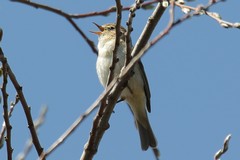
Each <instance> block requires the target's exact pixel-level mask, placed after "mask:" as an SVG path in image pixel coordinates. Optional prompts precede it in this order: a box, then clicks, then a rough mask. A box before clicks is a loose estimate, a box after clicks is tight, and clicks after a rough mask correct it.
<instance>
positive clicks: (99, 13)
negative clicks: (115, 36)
mask: <svg viewBox="0 0 240 160" xmlns="http://www.w3.org/2000/svg"><path fill="white" fill-rule="evenodd" d="M11 1H12V2H20V3H24V4H27V5H29V6H32V7H34V8H41V9H44V10H47V11H50V12H53V13H56V14H59V15H61V16H64V17H70V18H74V19H78V18H87V17H93V16H107V15H108V14H109V13H113V12H116V10H117V8H116V7H115V6H113V7H110V8H109V9H106V10H103V11H94V12H90V13H84V14H70V13H66V12H64V11H62V10H60V9H57V8H53V7H50V6H48V5H43V4H39V3H36V2H30V1H27V0H11ZM157 2H159V1H158V0H152V1H146V2H144V3H143V4H142V7H146V6H149V5H151V4H154V3H157ZM130 8H131V6H126V7H123V8H122V10H123V11H128V10H129V9H130Z"/></svg>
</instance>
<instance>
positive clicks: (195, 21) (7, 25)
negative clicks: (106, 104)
mask: <svg viewBox="0 0 240 160" xmlns="http://www.w3.org/2000/svg"><path fill="white" fill-rule="evenodd" d="M39 2H41V3H43V4H49V5H51V6H53V7H56V8H59V9H62V10H64V11H66V12H68V13H87V12H91V11H95V10H97V11H101V10H104V9H107V8H109V7H110V6H113V5H114V4H115V2H114V1H110V0H105V1H93V0H89V1H84V2H81V1H77V2H76V1H73V0H70V1H56V0H52V1H46V0H45V1H39ZM93 2H94V3H93ZM122 3H123V4H124V5H130V4H131V3H129V2H128V1H125V0H123V1H122ZM197 3H203V4H206V3H207V1H206V0H205V1H196V2H194V3H189V5H193V6H194V5H195V4H197ZM89 4H91V5H89ZM239 6H240V1H226V2H225V3H219V4H217V5H216V6H214V7H212V8H211V10H210V11H214V12H218V13H220V15H221V16H222V17H223V19H225V20H228V21H231V22H237V21H239V20H240V19H239ZM176 9H177V12H176V14H177V15H176V18H177V17H181V16H182V15H183V14H182V13H181V12H180V11H179V9H178V8H176ZM150 14H151V11H142V10H139V11H138V12H137V13H136V18H134V23H133V27H134V31H133V32H132V39H133V43H135V42H136V40H137V38H138V36H139V34H140V33H141V30H142V28H143V27H144V25H145V23H146V20H147V18H148V16H149V15H150ZM127 17H128V12H124V14H123V19H122V24H123V25H124V24H125V22H126V20H127ZM168 18H169V14H168V11H166V12H165V14H164V16H163V17H162V20H161V22H160V24H159V25H158V26H157V28H156V31H155V32H154V35H156V34H158V33H159V32H160V31H161V30H162V29H163V28H164V27H165V26H166V25H167V23H168ZM75 22H77V24H78V25H79V27H80V28H81V29H82V30H83V31H84V32H85V33H86V34H87V36H88V37H89V38H90V39H92V40H93V41H94V42H95V44H97V37H96V36H95V35H93V34H91V33H90V32H89V30H96V27H95V26H94V25H93V24H92V22H96V23H98V24H105V23H109V22H115V14H114V13H112V14H110V15H109V16H107V17H103V16H97V17H90V18H84V19H79V20H75ZM0 27H1V28H3V30H4V37H3V40H2V42H1V47H2V49H3V51H4V53H5V56H6V57H7V58H8V62H9V64H10V66H11V67H12V70H13V72H14V73H15V75H16V77H17V80H18V81H19V83H20V84H21V85H22V86H23V91H24V94H25V96H26V99H27V102H28V104H29V105H30V106H31V112H32V115H33V117H34V118H36V117H37V116H38V112H39V110H40V108H41V106H43V105H47V106H48V108H49V110H48V113H47V117H46V121H45V123H44V125H43V126H42V127H41V128H40V130H39V138H40V141H41V144H42V146H43V147H44V148H45V149H47V148H48V147H49V146H50V145H51V144H52V143H53V142H54V141H55V140H56V139H57V138H58V137H59V136H60V135H61V134H62V133H63V132H64V131H65V130H66V129H67V128H68V127H69V126H70V125H71V124H72V123H73V122H74V120H75V119H76V118H77V117H78V116H79V115H81V114H82V113H83V112H84V111H85V110H86V109H87V108H88V107H89V106H90V105H91V104H92V103H93V102H94V100H95V99H96V98H97V97H98V95H99V94H100V93H101V92H102V91H103V88H102V86H101V85H100V83H99V81H98V79H97V75H96V71H95V63H96V55H95V54H93V53H92V51H91V49H90V48H89V46H88V45H87V44H86V42H85V41H84V40H83V39H82V37H81V36H80V35H79V34H78V33H77V32H76V31H75V29H74V28H73V27H72V26H71V25H70V24H69V23H68V22H67V21H66V20H65V19H64V18H63V17H60V16H58V15H55V14H53V13H49V12H47V11H43V10H41V9H35V8H32V7H29V6H25V5H23V4H19V3H13V2H11V1H2V2H0ZM239 36H240V32H239V30H238V29H224V28H222V27H220V26H219V24H218V23H217V22H216V21H214V20H213V19H211V18H209V17H207V16H201V17H195V18H192V19H191V20H188V21H186V22H184V23H183V24H181V25H179V26H177V27H176V28H174V29H173V30H172V31H171V32H170V34H169V35H168V36H166V37H165V38H164V39H162V40H161V41H160V42H159V43H158V44H157V45H155V46H154V47H153V48H152V49H150V50H149V52H148V53H147V54H146V55H145V56H144V57H143V58H142V61H143V64H144V66H145V71H146V74H147V76H148V80H149V84H150V89H151V94H152V97H151V102H152V113H150V114H149V119H150V122H151V124H152V128H153V130H154V132H155V134H156V137H157V139H158V142H159V149H160V151H161V159H169V160H171V159H172V160H173V159H185V160H188V159H195V160H202V159H213V156H214V154H215V152H216V151H217V150H219V149H220V147H222V143H223V140H224V138H225V137H226V136H227V135H228V134H229V133H231V134H232V139H231V141H230V148H229V151H228V152H227V153H226V154H225V155H224V156H223V157H222V160H224V159H237V158H239V157H240V154H239V148H240V127H239V122H240V116H239V113H240V109H239V105H240V83H239V82H240V71H239V68H240V51H239ZM152 38H153V37H152ZM8 93H9V95H10V96H9V101H10V100H13V98H14V96H15V93H16V92H15V90H14V89H13V86H12V85H11V83H10V81H9V83H8ZM114 110H115V113H114V114H112V116H111V119H110V128H109V130H107V132H106V133H105V135H104V137H103V139H102V141H101V143H100V146H99V149H98V153H97V155H96V156H95V159H115V160H121V159H140V160H144V159H148V160H150V159H154V157H153V154H152V152H151V150H148V151H147V152H143V151H142V150H141V148H140V141H139V136H138V132H137V130H136V129H135V126H134V121H133V118H132V115H131V113H130V112H129V109H128V107H127V105H126V104H125V103H120V104H117V106H116V107H115V109H114ZM95 114H96V112H94V113H93V114H91V115H90V116H89V117H88V118H87V119H86V120H85V121H84V123H82V124H81V125H80V126H79V127H78V128H77V130H76V131H75V132H74V133H73V134H72V135H71V136H70V137H69V138H68V139H67V141H66V142H65V143H64V144H63V145H61V146H60V147H59V148H57V150H55V151H54V152H53V153H52V154H51V155H50V156H49V157H48V159H61V160H65V159H73V160H74V159H79V157H80V156H81V153H82V150H83V146H84V144H85V143H86V141H87V139H88V137H89V132H90V129H91V127H92V120H93V118H94V116H95ZM2 121H3V120H2V119H1V120H0V122H1V123H2ZM10 122H11V124H12V127H13V130H12V146H13V148H14V152H13V157H16V156H17V154H18V153H19V152H21V151H22V150H23V147H24V144H25V141H26V139H27V138H28V137H29V135H30V134H29V130H28V128H27V122H26V118H25V116H24V112H23V109H22V107H21V105H17V106H16V108H15V110H14V113H13V116H12V118H11V119H10ZM36 158H37V153H36V151H35V150H34V149H33V150H32V151H31V153H30V154H29V156H28V157H27V159H31V160H32V159H36ZM0 159H6V149H5V147H4V148H3V149H1V150H0Z"/></svg>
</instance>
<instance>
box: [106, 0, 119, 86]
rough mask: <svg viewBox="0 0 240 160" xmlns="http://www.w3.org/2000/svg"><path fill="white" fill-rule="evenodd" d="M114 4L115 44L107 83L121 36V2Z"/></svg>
mask: <svg viewBox="0 0 240 160" xmlns="http://www.w3.org/2000/svg"><path fill="white" fill-rule="evenodd" d="M116 6H117V17H116V28H115V30H116V37H115V46H114V50H113V56H112V64H111V66H110V68H109V70H110V72H109V75H108V80H107V85H108V84H109V83H110V82H111V81H112V80H113V78H114V69H115V66H116V63H117V62H118V58H117V51H118V47H119V42H120V36H121V35H120V34H121V32H120V27H121V19H122V4H121V1H120V0H116Z"/></svg>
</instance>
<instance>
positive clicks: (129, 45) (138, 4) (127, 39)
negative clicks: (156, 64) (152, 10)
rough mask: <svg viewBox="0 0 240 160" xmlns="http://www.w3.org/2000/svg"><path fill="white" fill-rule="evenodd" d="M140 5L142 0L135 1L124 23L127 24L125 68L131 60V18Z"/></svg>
mask: <svg viewBox="0 0 240 160" xmlns="http://www.w3.org/2000/svg"><path fill="white" fill-rule="evenodd" d="M142 3H143V1H142V0H136V2H135V4H134V5H133V6H132V7H131V8H130V9H129V15H128V20H127V22H126V24H127V32H126V46H127V51H126V55H125V63H124V66H125V67H126V66H127V64H128V63H129V62H130V60H131V52H132V40H131V32H132V31H133V27H132V22H133V18H134V17H135V16H136V14H135V12H136V10H137V9H140V7H141V4H142Z"/></svg>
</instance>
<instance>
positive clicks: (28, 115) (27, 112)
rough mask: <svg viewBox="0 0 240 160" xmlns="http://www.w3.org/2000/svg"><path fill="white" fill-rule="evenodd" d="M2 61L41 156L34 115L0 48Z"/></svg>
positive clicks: (0, 59) (41, 149) (41, 150)
mask: <svg viewBox="0 0 240 160" xmlns="http://www.w3.org/2000/svg"><path fill="white" fill-rule="evenodd" d="M0 61H1V62H2V64H4V65H5V66H6V68H7V73H8V76H9V78H10V80H11V82H12V84H13V86H14V88H15V89H16V91H17V94H18V95H19V100H20V102H21V104H22V107H23V110H24V112H25V115H26V118H27V122H28V128H29V130H30V133H31V136H32V139H33V144H34V146H35V148H36V150H37V153H38V155H39V156H40V155H41V154H42V152H43V148H42V147H41V145H40V142H39V139H38V136H37V133H36V130H35V128H34V124H33V120H32V115H31V112H30V107H29V106H28V104H27V101H26V99H25V96H24V94H23V92H22V87H21V86H20V85H19V83H18V81H17V79H16V77H15V75H14V73H13V72H12V70H11V68H10V66H9V64H8V63H7V59H6V58H5V57H4V54H3V51H2V49H1V48H0Z"/></svg>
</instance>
